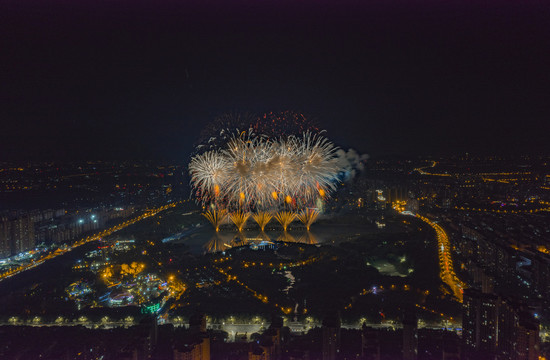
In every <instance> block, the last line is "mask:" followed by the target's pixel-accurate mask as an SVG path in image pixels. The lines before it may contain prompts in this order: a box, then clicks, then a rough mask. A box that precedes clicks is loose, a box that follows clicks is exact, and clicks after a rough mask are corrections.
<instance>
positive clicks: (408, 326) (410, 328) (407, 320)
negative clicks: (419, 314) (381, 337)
mask: <svg viewBox="0 0 550 360" xmlns="http://www.w3.org/2000/svg"><path fill="white" fill-rule="evenodd" d="M402 323H403V360H416V359H417V358H418V319H417V318H416V314H415V313H414V312H412V311H407V312H405V313H404V315H403V321H402Z"/></svg>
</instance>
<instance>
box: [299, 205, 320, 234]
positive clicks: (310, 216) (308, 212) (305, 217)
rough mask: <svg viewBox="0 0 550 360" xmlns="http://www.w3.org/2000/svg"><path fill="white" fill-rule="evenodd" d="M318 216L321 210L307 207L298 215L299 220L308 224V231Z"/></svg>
mask: <svg viewBox="0 0 550 360" xmlns="http://www.w3.org/2000/svg"><path fill="white" fill-rule="evenodd" d="M318 216H319V212H318V211H316V210H313V209H305V210H304V211H302V212H301V213H299V214H298V215H296V217H297V218H298V220H300V221H301V222H302V223H303V224H304V225H305V226H306V229H307V230H308V231H309V228H310V226H311V224H313V223H314V222H315V220H317V217H318Z"/></svg>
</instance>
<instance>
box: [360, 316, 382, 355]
mask: <svg viewBox="0 0 550 360" xmlns="http://www.w3.org/2000/svg"><path fill="white" fill-rule="evenodd" d="M361 356H362V359H364V360H380V338H379V332H378V331H376V330H375V329H373V328H371V327H367V326H366V325H365V324H363V327H362V329H361Z"/></svg>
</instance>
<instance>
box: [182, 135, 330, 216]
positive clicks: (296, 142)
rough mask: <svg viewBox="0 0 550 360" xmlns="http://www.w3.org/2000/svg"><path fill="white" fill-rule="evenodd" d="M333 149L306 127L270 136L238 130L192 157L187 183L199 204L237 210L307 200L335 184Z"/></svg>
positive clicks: (287, 205)
mask: <svg viewBox="0 0 550 360" xmlns="http://www.w3.org/2000/svg"><path fill="white" fill-rule="evenodd" d="M336 150H337V148H336V147H335V146H334V145H333V144H332V143H331V142H330V141H329V140H327V139H326V138H325V137H323V136H321V135H318V134H312V133H310V132H306V133H304V134H302V135H301V136H294V135H290V136H287V137H284V138H283V137H281V138H276V139H274V138H268V137H266V136H257V135H254V134H253V133H252V131H248V132H242V133H240V134H239V135H238V136H233V137H232V139H231V140H230V141H229V142H228V143H227V144H226V146H225V147H224V148H221V149H217V150H212V151H207V152H205V153H203V154H200V155H196V156H194V157H193V158H192V160H191V163H190V164H189V173H190V175H191V185H192V187H193V189H194V190H195V194H196V196H197V199H198V201H199V202H201V203H202V205H204V206H207V205H211V204H212V205H214V206H215V207H220V208H227V209H239V210H242V211H252V210H257V211H268V210H278V209H280V208H286V209H288V208H291V209H295V208H298V207H302V208H303V207H307V206H313V205H314V204H315V201H316V200H317V199H318V198H320V199H322V200H324V198H326V197H327V196H329V195H330V193H331V192H332V191H334V190H335V188H336V179H337V175H338V172H339V171H340V166H339V165H338V161H337V157H336Z"/></svg>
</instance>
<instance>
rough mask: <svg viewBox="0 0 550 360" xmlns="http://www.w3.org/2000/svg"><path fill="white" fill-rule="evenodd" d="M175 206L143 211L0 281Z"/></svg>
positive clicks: (10, 272) (8, 273)
mask: <svg viewBox="0 0 550 360" xmlns="http://www.w3.org/2000/svg"><path fill="white" fill-rule="evenodd" d="M177 204H178V203H177V202H176V203H172V204H168V205H164V206H161V207H158V208H155V209H149V210H147V211H145V212H144V213H143V214H141V215H140V216H137V217H135V218H133V219H130V220H127V221H125V222H123V223H121V224H118V225H115V226H113V227H110V228H108V229H105V230H103V231H101V232H99V233H97V234H95V235H91V236H88V237H86V238H82V239H80V240H78V241H77V242H75V243H74V244H73V245H71V246H67V247H64V248H59V249H57V250H55V251H54V252H53V253H50V254H48V255H45V256H43V257H41V258H40V259H38V260H33V261H32V262H31V263H29V264H26V265H23V266H21V267H19V268H17V269H12V270H10V271H8V272H5V273H3V274H2V275H0V281H2V280H4V279H7V278H10V277H12V276H15V275H17V274H20V273H22V272H23V271H26V270H30V269H33V268H35V267H37V266H38V265H41V264H43V263H44V262H46V261H48V260H51V259H54V258H56V257H58V256H60V255H63V254H66V253H67V252H69V251H71V250H74V249H76V248H77V247H79V246H82V245H84V244H87V243H89V242H92V241H96V240H99V239H101V238H103V237H105V236H109V235H111V234H112V233H114V232H116V231H119V230H122V229H124V228H126V227H128V226H130V225H133V224H135V223H137V222H138V221H141V220H143V219H147V218H149V217H151V216H155V215H157V214H158V213H159V212H161V211H164V210H166V209H168V208H172V207H175V206H176V205H177Z"/></svg>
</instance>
